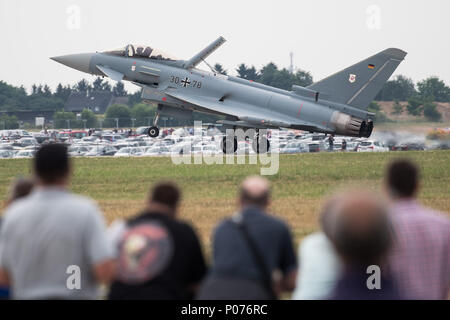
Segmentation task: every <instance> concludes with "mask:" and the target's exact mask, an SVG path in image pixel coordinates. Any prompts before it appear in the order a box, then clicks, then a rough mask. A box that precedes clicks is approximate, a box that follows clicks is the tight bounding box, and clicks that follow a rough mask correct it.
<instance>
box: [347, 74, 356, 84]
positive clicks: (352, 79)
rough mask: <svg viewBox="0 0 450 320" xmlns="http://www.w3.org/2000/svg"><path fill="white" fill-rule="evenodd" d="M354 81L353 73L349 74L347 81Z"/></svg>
mask: <svg viewBox="0 0 450 320" xmlns="http://www.w3.org/2000/svg"><path fill="white" fill-rule="evenodd" d="M355 81H356V75H355V74H350V75H349V77H348V82H350V83H353V82H355Z"/></svg>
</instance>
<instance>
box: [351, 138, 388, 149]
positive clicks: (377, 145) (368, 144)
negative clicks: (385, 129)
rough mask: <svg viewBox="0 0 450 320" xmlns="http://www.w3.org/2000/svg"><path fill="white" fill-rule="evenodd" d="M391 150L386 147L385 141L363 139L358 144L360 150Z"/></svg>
mask: <svg viewBox="0 0 450 320" xmlns="http://www.w3.org/2000/svg"><path fill="white" fill-rule="evenodd" d="M386 151H389V148H388V147H385V146H384V145H383V143H381V142H379V141H373V140H365V141H361V142H360V143H359V144H358V152H386Z"/></svg>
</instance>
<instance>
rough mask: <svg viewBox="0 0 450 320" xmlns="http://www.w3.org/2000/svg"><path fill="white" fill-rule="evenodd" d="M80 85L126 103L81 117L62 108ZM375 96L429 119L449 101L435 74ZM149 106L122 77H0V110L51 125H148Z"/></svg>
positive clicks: (303, 79) (278, 73) (251, 73)
mask: <svg viewBox="0 0 450 320" xmlns="http://www.w3.org/2000/svg"><path fill="white" fill-rule="evenodd" d="M214 69H215V70H216V71H217V72H219V73H222V74H227V73H228V71H227V70H224V68H223V67H222V65H220V64H215V66H214ZM235 71H236V73H237V75H238V76H239V77H241V78H243V79H247V80H252V81H255V82H259V83H263V84H266V85H269V86H273V87H277V88H280V89H284V90H290V89H291V87H292V85H294V84H295V85H299V86H308V85H310V84H312V83H313V77H312V75H311V74H310V73H309V72H307V71H304V70H301V69H296V70H295V71H294V72H290V71H289V70H287V69H286V68H282V69H279V68H278V67H277V65H275V64H274V63H272V62H270V63H268V64H267V65H265V66H263V67H262V68H261V69H259V70H258V69H256V68H255V67H254V66H247V65H245V64H243V63H242V64H240V65H239V66H238V68H237V69H236V70H235ZM86 91H108V92H112V93H113V94H114V95H115V96H119V97H128V105H115V106H111V107H110V108H109V109H108V110H107V112H106V114H105V116H104V118H101V117H97V116H96V115H95V114H94V113H93V112H91V111H89V110H84V111H83V112H82V113H81V118H80V117H78V118H77V116H76V115H75V114H73V113H70V112H65V111H64V104H65V102H66V101H67V99H68V97H69V96H70V94H71V93H73V92H86ZM375 100H376V101H395V105H394V112H393V114H401V113H403V112H404V111H406V112H408V113H409V114H411V115H414V116H422V115H423V116H425V117H426V118H427V119H429V120H433V121H438V120H440V118H441V115H440V113H439V112H438V110H437V109H436V104H435V103H433V102H435V101H436V102H450V87H448V86H447V85H446V84H445V83H444V81H442V80H440V79H439V78H438V77H429V78H426V79H424V80H421V81H419V82H417V83H416V84H415V83H414V82H413V81H412V80H411V79H410V78H407V77H405V76H403V75H398V76H396V77H395V78H394V79H393V80H390V81H387V82H386V84H385V85H384V86H383V88H382V90H381V91H380V93H379V94H378V95H377V96H376V98H375ZM399 101H407V105H406V106H404V105H402V104H400V103H399ZM155 108H156V107H155V106H152V105H146V104H142V103H141V91H137V92H135V93H129V92H127V91H126V90H125V88H124V85H123V83H122V82H117V83H116V84H115V85H113V86H112V85H111V84H110V83H109V82H108V81H106V80H104V79H103V78H101V77H97V78H95V80H94V81H93V82H92V83H91V82H89V81H87V80H86V79H82V80H80V81H79V82H78V83H76V84H75V85H72V86H71V85H63V84H61V83H60V84H58V86H57V87H56V89H55V90H54V91H52V90H51V88H50V87H49V86H48V85H46V84H44V85H42V84H40V85H33V86H32V88H31V92H30V93H27V92H26V90H25V88H24V87H23V86H21V87H14V86H11V85H8V84H7V83H5V82H3V81H0V111H7V112H8V111H21V110H29V111H44V110H45V111H49V110H50V111H52V110H53V111H55V117H54V118H55V123H54V125H55V127H64V126H67V124H69V123H70V124H71V126H72V127H84V126H86V127H95V126H98V125H102V126H105V127H114V126H116V125H117V122H118V121H119V122H120V123H119V126H121V127H128V126H132V125H134V126H140V125H148V124H149V122H150V121H152V119H153V117H154V116H155ZM369 109H370V110H371V111H372V112H375V113H376V115H377V120H378V121H379V122H381V121H389V118H388V115H386V114H384V113H383V112H382V111H381V110H380V108H379V106H378V105H377V104H376V103H372V104H371V106H370V108H369ZM116 119H119V120H116ZM195 119H196V120H197V119H198V120H202V121H206V122H214V121H215V120H216V119H217V117H214V116H205V115H203V114H196V115H195ZM165 121H166V124H168V125H169V124H170V125H181V124H182V123H183V121H177V120H175V119H172V118H169V119H167V120H165ZM2 126H3V127H15V126H18V120H17V118H16V117H13V116H12V117H11V116H7V115H5V114H4V115H2V116H0V128H2Z"/></svg>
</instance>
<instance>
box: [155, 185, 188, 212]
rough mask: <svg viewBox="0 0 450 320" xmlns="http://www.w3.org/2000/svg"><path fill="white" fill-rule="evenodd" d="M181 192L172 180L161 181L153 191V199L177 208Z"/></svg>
mask: <svg viewBox="0 0 450 320" xmlns="http://www.w3.org/2000/svg"><path fill="white" fill-rule="evenodd" d="M180 197H181V192H180V190H179V189H178V187H177V186H176V185H175V184H174V183H172V182H160V183H158V184H156V185H155V186H154V187H153V189H152V191H151V197H150V199H151V201H152V202H156V203H161V204H164V205H166V206H168V207H169V208H171V209H175V208H176V207H177V205H178V202H179V201H180Z"/></svg>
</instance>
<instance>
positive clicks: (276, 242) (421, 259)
mask: <svg viewBox="0 0 450 320" xmlns="http://www.w3.org/2000/svg"><path fill="white" fill-rule="evenodd" d="M72 170H73V168H72V167H71V162H70V159H69V157H68V153H67V147H66V146H64V145H62V144H49V145H45V146H42V148H40V149H39V150H38V151H37V153H36V156H35V158H34V160H33V179H28V178H21V179H19V180H17V181H16V182H15V183H14V184H13V185H12V187H11V191H10V196H9V198H8V201H7V207H6V210H5V212H4V215H3V218H2V222H1V229H0V295H1V297H2V298H12V299H99V298H107V299H113V300H118V299H200V300H206V299H239V300H240V299H242V300H250V299H255V300H259V299H280V298H286V297H289V293H291V296H292V298H293V299H338V300H340V299H392V300H398V299H448V298H449V293H450V219H449V218H448V216H446V215H445V214H442V213H439V212H436V211H434V210H431V209H428V208H426V207H424V206H422V205H421V204H419V202H418V201H417V196H418V194H419V186H420V183H419V182H420V171H419V169H418V167H417V166H416V165H415V164H414V163H413V162H411V161H410V160H395V161H393V162H391V163H390V164H389V165H388V167H387V169H386V173H385V178H384V188H383V189H384V191H385V195H384V196H382V195H379V194H377V193H376V192H374V191H373V190H365V189H363V188H359V189H357V190H355V189H352V190H345V191H340V192H338V193H336V194H334V195H332V196H330V197H329V198H328V199H326V200H325V201H324V204H323V206H322V209H321V212H320V219H319V225H320V230H319V231H317V232H315V233H312V234H310V235H308V236H306V237H305V238H303V239H302V241H301V242H300V244H299V245H298V254H296V252H295V249H294V248H295V244H294V240H293V237H292V234H291V231H290V228H289V225H288V224H287V223H286V222H284V221H282V220H281V219H279V218H276V217H275V216H274V215H273V214H272V213H271V212H270V210H269V206H270V202H271V186H270V183H269V181H268V180H266V179H264V178H262V177H260V176H251V177H247V178H246V179H245V180H244V181H243V182H242V183H241V186H240V188H239V192H238V208H237V211H236V213H234V214H232V215H230V217H229V218H227V219H225V220H224V221H222V222H221V223H220V224H219V225H218V226H217V227H216V228H215V230H214V232H213V236H212V259H211V262H210V263H209V265H208V263H207V262H206V259H205V257H204V254H203V251H202V246H201V242H200V241H199V238H198V236H197V234H196V232H195V230H194V228H193V227H192V226H191V225H189V224H188V223H186V222H183V221H182V220H181V219H180V218H179V207H180V202H181V201H182V191H181V190H180V188H179V187H178V186H177V185H176V184H174V183H173V182H165V181H161V182H159V183H157V184H156V185H155V186H153V187H152V189H151V190H150V193H149V196H148V199H147V201H146V203H147V205H146V208H145V210H143V211H142V212H139V213H138V214H136V215H135V216H133V217H130V218H128V219H126V220H117V221H114V222H113V223H112V224H111V225H110V226H109V227H107V225H106V223H105V220H104V217H103V215H102V212H101V210H100V209H99V208H98V206H97V204H96V203H95V202H94V201H93V200H91V199H88V198H86V197H82V196H79V195H76V194H74V193H72V192H70V191H69V189H68V185H69V183H70V179H71V175H72ZM293 210H295V209H294V208H293ZM100 288H102V289H103V290H99V289H100Z"/></svg>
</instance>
